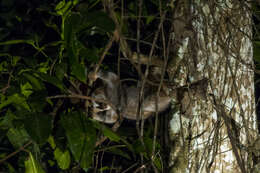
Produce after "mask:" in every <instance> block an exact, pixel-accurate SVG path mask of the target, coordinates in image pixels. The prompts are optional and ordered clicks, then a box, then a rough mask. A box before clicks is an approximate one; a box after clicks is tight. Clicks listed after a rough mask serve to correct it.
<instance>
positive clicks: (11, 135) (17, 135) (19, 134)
mask: <svg viewBox="0 0 260 173" xmlns="http://www.w3.org/2000/svg"><path fill="white" fill-rule="evenodd" d="M7 137H8V139H9V141H10V142H11V144H12V145H13V147H14V148H20V147H22V146H23V145H24V144H25V143H26V142H28V141H29V139H30V137H29V135H28V134H27V132H26V131H25V129H24V128H10V129H9V130H8V132H7Z"/></svg>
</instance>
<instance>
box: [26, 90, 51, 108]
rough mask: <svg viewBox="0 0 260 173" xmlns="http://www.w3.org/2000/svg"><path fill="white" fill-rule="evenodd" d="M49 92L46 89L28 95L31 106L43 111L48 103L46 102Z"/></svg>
mask: <svg viewBox="0 0 260 173" xmlns="http://www.w3.org/2000/svg"><path fill="white" fill-rule="evenodd" d="M47 94H48V93H47V91H46V90H40V91H35V92H33V93H32V94H31V95H30V96H29V97H28V104H29V105H30V108H31V109H32V110H34V111H37V112H42V111H43V109H44V107H45V106H46V103H47V102H46V97H47Z"/></svg>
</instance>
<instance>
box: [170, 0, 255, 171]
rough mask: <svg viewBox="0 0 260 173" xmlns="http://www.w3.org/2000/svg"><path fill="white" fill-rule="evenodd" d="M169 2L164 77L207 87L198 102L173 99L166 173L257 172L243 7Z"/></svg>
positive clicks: (247, 32) (248, 17)
mask: <svg viewBox="0 0 260 173" xmlns="http://www.w3.org/2000/svg"><path fill="white" fill-rule="evenodd" d="M175 3H176V4H174V5H175V6H174V15H173V20H174V23H173V33H174V35H173V38H172V39H173V44H172V45H173V46H172V49H171V50H172V54H173V55H174V58H173V60H172V62H171V63H170V64H169V67H171V66H172V68H169V70H168V72H169V73H170V77H172V79H173V80H174V81H175V82H176V83H178V84H179V85H188V84H189V83H192V82H194V81H198V80H201V79H204V78H206V79H208V86H207V90H206V92H201V94H203V95H204V96H203V98H204V99H201V97H196V95H192V94H190V95H188V96H186V97H187V98H186V100H185V99H184V97H182V100H176V102H179V103H181V105H180V106H181V109H180V110H179V111H177V112H175V113H174V115H173V118H172V120H171V122H170V136H171V140H172V144H173V145H172V149H171V157H170V160H171V161H170V166H171V167H172V170H171V171H172V172H199V173H201V172H216V173H220V172H243V173H244V172H253V171H257V162H256V161H253V160H254V159H253V157H252V156H254V155H255V150H256V147H257V143H259V142H258V140H257V139H256V137H257V123H256V115H255V99H254V65H253V51H252V38H251V37H252V29H251V25H252V21H251V14H250V8H249V4H248V3H246V2H245V1H238V0H233V1H232V0H230V1H228V0H226V1H225V0H224V1H219V2H217V1H213V0H211V1H199V0H197V1H195V2H194V1H188V0H184V1H183V0H180V1H176V2H175ZM177 65H178V66H177ZM176 66H177V67H176ZM198 98H200V99H198ZM184 108H185V109H184ZM258 166H259V165H258Z"/></svg>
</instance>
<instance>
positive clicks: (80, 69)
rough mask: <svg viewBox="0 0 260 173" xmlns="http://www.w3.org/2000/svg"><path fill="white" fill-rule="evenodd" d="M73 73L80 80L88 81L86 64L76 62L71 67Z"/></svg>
mask: <svg viewBox="0 0 260 173" xmlns="http://www.w3.org/2000/svg"><path fill="white" fill-rule="evenodd" d="M71 74H72V75H74V76H75V77H76V78H77V79H78V80H80V81H81V82H83V83H86V79H87V77H86V74H85V66H83V65H82V64H78V63H74V64H72V67H71Z"/></svg>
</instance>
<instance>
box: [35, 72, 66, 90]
mask: <svg viewBox="0 0 260 173" xmlns="http://www.w3.org/2000/svg"><path fill="white" fill-rule="evenodd" d="M37 74H38V75H39V76H40V78H41V79H42V80H44V81H46V82H48V83H50V84H52V85H54V86H56V87H58V88H59V89H61V90H62V91H64V90H65V89H64V86H63V83H62V81H60V80H59V79H58V78H57V77H55V76H50V75H48V74H45V73H37Z"/></svg>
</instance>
